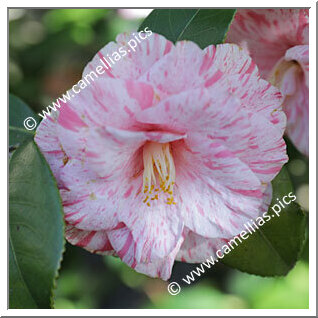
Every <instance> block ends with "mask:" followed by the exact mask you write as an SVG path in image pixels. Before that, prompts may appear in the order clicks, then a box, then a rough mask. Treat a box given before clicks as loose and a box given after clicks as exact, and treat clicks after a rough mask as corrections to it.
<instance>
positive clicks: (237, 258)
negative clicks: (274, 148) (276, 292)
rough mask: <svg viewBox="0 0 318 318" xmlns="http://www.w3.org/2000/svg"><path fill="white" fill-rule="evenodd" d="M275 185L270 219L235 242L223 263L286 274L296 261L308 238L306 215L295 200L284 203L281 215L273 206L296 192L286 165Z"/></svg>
mask: <svg viewBox="0 0 318 318" xmlns="http://www.w3.org/2000/svg"><path fill="white" fill-rule="evenodd" d="M272 185H273V200H272V203H271V206H270V208H269V210H268V214H269V215H271V219H270V220H269V221H267V222H266V223H265V224H263V225H262V226H261V227H260V228H259V230H257V231H256V232H255V233H254V234H253V235H250V236H249V237H248V238H247V239H246V240H242V243H239V245H238V246H235V245H234V249H233V250H232V251H231V252H230V253H229V254H227V255H226V256H225V257H224V258H223V259H222V262H223V263H224V264H226V265H229V266H231V267H234V268H236V269H239V270H241V271H243V272H247V273H250V274H256V275H261V276H281V275H286V274H287V273H288V272H289V271H290V270H291V269H292V268H293V266H294V265H295V263H296V261H297V260H298V258H299V256H300V253H301V250H302V247H303V244H304V240H305V231H306V216H305V214H304V212H303V211H302V209H301V207H300V206H299V205H298V204H297V203H295V202H291V203H290V204H289V205H286V204H285V205H284V204H283V205H284V206H285V208H284V209H282V210H281V212H280V213H279V216H277V215H276V214H275V213H274V212H273V210H272V209H271V207H272V206H273V205H274V204H276V203H277V202H278V201H281V202H282V198H283V197H284V196H285V195H288V193H290V192H293V189H292V185H291V182H290V179H289V175H288V173H287V170H286V168H283V169H282V170H281V172H280V173H279V174H278V176H277V177H276V178H275V179H274V180H273V182H272ZM277 199H278V200H277ZM282 203H283V202H282ZM276 210H278V208H276ZM250 224H251V223H250ZM254 228H255V227H254ZM232 245H233V244H232Z"/></svg>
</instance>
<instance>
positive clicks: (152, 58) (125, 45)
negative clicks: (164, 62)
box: [83, 30, 173, 80]
mask: <svg viewBox="0 0 318 318" xmlns="http://www.w3.org/2000/svg"><path fill="white" fill-rule="evenodd" d="M149 31H150V30H148V36H147V38H146V39H144V40H142V41H140V43H138V42H137V41H136V40H135V37H134V35H136V36H137V33H138V32H136V33H123V34H120V35H118V36H117V38H116V42H117V43H115V42H110V43H108V44H107V45H106V46H105V47H103V48H102V49H101V50H100V51H99V52H98V53H97V54H96V55H95V56H94V58H93V60H92V61H91V62H90V63H88V65H87V66H86V67H85V69H84V72H83V77H84V76H86V75H87V74H89V73H90V72H91V71H95V70H96V67H98V66H103V68H104V70H105V73H104V74H102V75H101V76H103V77H110V78H121V79H131V80H136V79H139V78H140V77H141V76H142V75H143V74H144V73H145V72H146V71H147V70H148V69H149V68H151V67H152V66H153V65H154V64H155V63H156V62H157V61H158V60H159V59H160V58H162V57H163V56H164V55H165V54H167V53H169V52H170V50H171V49H172V47H173V44H172V42H170V41H168V40H167V39H166V38H165V37H163V36H162V35H159V34H155V33H153V34H150V33H149ZM143 37H145V35H143ZM129 44H130V46H129ZM116 53H117V54H116ZM118 53H119V56H121V57H120V58H119V57H117V59H114V56H115V55H117V56H118ZM110 58H112V60H113V61H114V63H112V62H111V60H110ZM101 59H103V60H104V63H105V64H106V66H107V67H108V69H106V67H105V66H104V65H103V63H102V61H101ZM116 60H117V61H116ZM107 62H108V63H109V64H110V66H111V67H109V65H108V64H107Z"/></svg>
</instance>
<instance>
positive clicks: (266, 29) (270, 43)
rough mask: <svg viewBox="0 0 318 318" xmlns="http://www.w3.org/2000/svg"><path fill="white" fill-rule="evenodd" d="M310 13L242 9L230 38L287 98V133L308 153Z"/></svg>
mask: <svg viewBox="0 0 318 318" xmlns="http://www.w3.org/2000/svg"><path fill="white" fill-rule="evenodd" d="M308 14H309V10H308V9H254V10H252V9H239V10H238V11H237V13H236V15H235V19H234V21H233V23H232V25H231V27H230V31H229V33H228V36H227V41H228V42H233V43H237V44H239V45H240V46H242V47H243V48H245V49H246V50H247V51H248V52H249V53H250V55H251V57H252V58H253V61H254V62H255V63H256V64H257V65H258V67H259V69H260V72H261V75H262V76H264V77H265V78H266V79H267V80H269V81H270V82H271V83H272V84H273V85H275V86H277V87H278V88H279V89H280V90H281V91H282V93H283V95H284V96H285V100H284V106H283V109H284V111H285V113H286V115H287V129H286V133H287V134H288V136H289V137H290V139H291V140H292V142H293V143H294V145H295V146H296V147H297V148H298V149H299V150H300V151H301V152H302V153H304V154H305V155H307V156H308V153H309V95H308V72H309V48H308V27H309V21H308Z"/></svg>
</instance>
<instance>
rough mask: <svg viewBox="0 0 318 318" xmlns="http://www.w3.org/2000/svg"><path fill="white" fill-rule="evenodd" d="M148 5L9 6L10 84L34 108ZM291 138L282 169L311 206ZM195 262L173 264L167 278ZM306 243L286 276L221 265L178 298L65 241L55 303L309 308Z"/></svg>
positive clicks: (302, 162) (66, 85)
mask: <svg viewBox="0 0 318 318" xmlns="http://www.w3.org/2000/svg"><path fill="white" fill-rule="evenodd" d="M150 11H151V10H146V9H119V10H115V9H54V10H43V9H28V10H24V9H10V10H9V58H10V60H9V89H10V93H13V94H15V95H16V96H18V97H20V98H21V99H22V100H24V101H25V102H26V103H27V104H28V105H29V106H30V107H31V108H32V109H33V110H35V111H36V112H38V111H41V110H42V109H44V108H46V106H48V105H49V104H51V103H52V101H54V100H55V99H56V98H58V97H59V96H60V95H62V94H63V93H64V92H65V91H66V90H68V89H70V88H71V87H72V85H74V84H75V83H76V82H77V81H78V80H80V78H81V74H82V70H83V69H84V67H85V65H86V64H87V63H88V62H89V61H90V60H91V59H92V58H93V56H94V55H95V54H96V52H97V51H98V50H99V49H100V48H101V47H103V46H104V45H106V44H107V43H108V42H109V41H114V40H115V37H116V35H117V34H118V33H121V32H125V31H132V30H136V29H137V28H138V26H139V25H140V23H141V21H142V19H143V18H144V17H145V16H147V15H148V14H149V13H150ZM287 143H288V149H289V157H290V161H289V163H288V165H287V168H288V170H289V172H290V176H291V178H292V181H293V184H294V188H295V193H296V196H297V199H298V202H299V203H300V204H301V206H302V207H303V208H304V209H305V210H306V211H308V204H309V203H308V174H309V172H308V160H307V159H306V158H304V157H303V156H302V155H301V154H300V153H299V152H298V151H297V150H296V149H295V148H294V147H293V145H292V144H290V143H289V141H288V140H287ZM195 268H196V266H195V265H191V264H184V263H179V262H176V264H175V266H174V268H173V274H172V277H171V279H170V281H177V282H179V283H180V281H182V280H181V279H182V278H183V277H184V276H185V275H187V274H189V272H190V271H191V270H193V269H195ZM308 277H309V273H308V242H307V243H306V245H305V248H304V251H303V253H302V256H301V260H300V261H299V262H298V263H297V264H296V266H295V267H294V269H292V270H291V271H290V272H289V274H288V275H287V276H286V277H281V278H262V277H258V276H254V275H248V274H245V273H242V272H239V271H237V270H233V269H231V268H229V267H226V266H224V265H222V264H221V263H218V264H217V265H216V266H213V268H211V269H209V270H207V272H206V273H205V274H204V275H203V276H202V278H200V279H199V278H197V279H196V281H195V283H192V284H191V286H187V285H186V284H185V283H184V285H183V286H182V285H181V287H182V291H181V293H180V294H179V295H177V296H171V295H170V294H169V293H168V292H167V284H168V283H167V282H163V281H161V280H159V279H151V278H148V277H147V276H145V275H142V274H138V273H136V272H135V271H133V270H132V269H130V268H129V267H128V266H126V265H125V264H124V263H122V262H121V261H120V259H118V258H115V257H111V256H107V257H103V256H98V255H93V254H90V253H88V252H86V251H85V250H83V249H81V248H78V247H74V246H71V245H70V244H67V245H66V251H65V254H64V259H63V264H62V269H61V271H60V274H59V279H58V281H57V290H56V291H55V308H63V309H67V308H220V309H221V308H223V309H225V308H308V302H309V300H308V299H309V290H308Z"/></svg>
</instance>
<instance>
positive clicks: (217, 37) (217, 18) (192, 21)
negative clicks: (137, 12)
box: [139, 9, 236, 49]
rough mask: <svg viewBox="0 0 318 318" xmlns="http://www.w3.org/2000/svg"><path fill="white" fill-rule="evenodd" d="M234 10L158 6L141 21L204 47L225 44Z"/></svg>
mask: <svg viewBox="0 0 318 318" xmlns="http://www.w3.org/2000/svg"><path fill="white" fill-rule="evenodd" d="M235 11H236V10H234V9H156V10H153V11H152V12H151V13H150V14H149V16H148V17H147V18H146V19H145V20H144V22H143V23H142V24H141V26H140V28H139V30H140V31H141V30H144V29H145V28H146V27H148V28H149V29H150V30H151V31H153V32H155V33H159V34H162V35H163V36H165V37H166V38H167V39H168V40H170V41H172V42H174V43H176V42H177V41H181V40H189V41H193V42H195V43H197V44H198V45H199V46H200V47H201V48H202V49H203V48H205V47H207V46H209V45H211V44H219V43H223V41H224V39H225V36H226V33H227V31H228V29H229V26H230V24H231V22H232V20H233V17H234V14H235Z"/></svg>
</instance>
